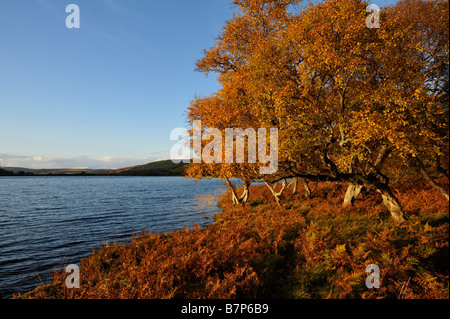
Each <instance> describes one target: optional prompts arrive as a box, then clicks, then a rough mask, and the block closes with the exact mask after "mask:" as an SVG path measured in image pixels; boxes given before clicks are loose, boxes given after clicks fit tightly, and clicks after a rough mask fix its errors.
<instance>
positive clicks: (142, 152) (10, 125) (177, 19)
mask: <svg viewBox="0 0 450 319" xmlns="http://www.w3.org/2000/svg"><path fill="white" fill-rule="evenodd" d="M231 2H232V1H231V0H172V1H169V0H164V1H161V0H159V1H156V0H65V1H63V0H0V166H3V167H11V166H15V167H27V168H81V167H83V168H121V167H127V166H132V165H139V164H145V163H148V162H151V161H155V160H161V159H168V158H169V154H170V150H171V148H172V146H173V145H174V143H176V142H175V141H171V140H170V133H171V131H172V130H174V129H175V128H179V127H186V125H187V124H186V118H185V112H186V110H187V108H188V107H189V103H190V101H191V100H192V99H193V98H194V97H195V96H196V95H198V96H207V95H210V94H211V93H213V92H216V91H217V90H218V89H219V88H220V87H219V85H218V83H217V82H216V77H215V76H214V75H212V74H211V75H209V76H208V77H206V76H205V75H204V74H202V73H200V72H196V71H195V62H196V60H198V59H200V58H201V57H202V55H203V53H202V52H203V49H207V48H209V47H211V46H213V45H214V42H215V39H216V37H217V35H218V34H219V33H220V31H221V29H222V26H223V25H224V23H225V21H226V20H229V19H231V18H232V15H233V12H236V11H237V9H236V8H233V7H232V5H231ZM393 2H394V1H374V3H376V4H378V5H379V6H380V7H381V6H384V5H387V4H390V3H393ZM72 3H73V4H76V5H77V6H78V7H79V10H80V27H79V28H70V29H69V28H67V26H66V18H67V17H68V16H69V15H70V14H71V12H69V13H67V12H66V6H67V5H69V4H72Z"/></svg>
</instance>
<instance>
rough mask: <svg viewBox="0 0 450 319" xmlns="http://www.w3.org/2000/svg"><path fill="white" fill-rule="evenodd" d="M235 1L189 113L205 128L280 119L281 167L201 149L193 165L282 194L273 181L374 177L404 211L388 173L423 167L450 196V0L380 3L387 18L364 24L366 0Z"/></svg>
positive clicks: (397, 211) (390, 202) (364, 180)
mask: <svg viewBox="0 0 450 319" xmlns="http://www.w3.org/2000/svg"><path fill="white" fill-rule="evenodd" d="M234 4H235V5H236V6H237V7H238V8H239V10H240V11H239V13H237V14H236V15H235V16H234V17H233V18H232V19H231V20H230V21H227V23H226V24H225V26H224V27H223V30H222V32H221V33H220V34H219V36H218V39H217V41H216V43H215V45H214V46H213V47H211V48H209V49H207V50H205V51H204V56H203V57H202V58H201V59H199V60H198V61H197V68H198V70H199V71H201V72H204V73H206V74H209V73H215V74H217V76H218V77H217V79H218V82H219V84H220V85H221V87H220V89H219V90H218V91H217V92H216V93H214V94H212V95H210V96H206V97H196V98H195V99H194V100H193V101H192V103H191V106H190V107H189V109H188V112H187V119H188V122H189V123H190V124H192V123H193V121H199V120H201V121H202V130H203V132H205V133H204V134H208V132H209V130H211V129H212V128H214V129H215V130H220V131H222V132H223V131H224V130H225V129H226V128H242V129H247V128H253V129H257V128H276V129H278V136H279V142H278V163H279V165H278V171H277V172H276V173H274V174H269V175H261V174H258V172H257V170H255V166H256V167H258V166H264V165H263V164H262V163H248V162H247V164H246V165H244V164H241V163H239V164H237V163H236V162H235V163H236V164H234V165H233V164H219V163H217V162H214V163H207V162H205V161H203V162H202V163H196V164H192V165H191V166H190V168H189V169H188V176H190V177H193V178H204V177H208V176H213V177H217V178H222V179H225V178H230V177H233V178H239V179H241V180H242V182H243V183H244V184H251V183H253V182H264V183H266V185H267V186H268V188H269V189H270V190H271V193H272V194H273V195H274V196H275V200H276V201H277V202H279V198H278V197H279V194H278V193H279V191H274V190H273V183H275V182H278V181H282V180H285V179H288V178H302V179H306V180H309V181H317V182H324V181H330V182H341V183H347V184H348V185H349V187H350V189H351V188H352V187H354V186H355V185H357V186H358V187H369V188H373V189H375V190H376V191H377V192H378V193H379V194H380V195H381V198H382V199H383V202H384V204H385V205H386V207H387V208H388V209H389V211H390V212H391V215H392V217H393V219H395V220H396V221H398V222H403V221H405V216H404V212H403V207H402V203H401V202H400V201H399V200H398V198H397V197H396V196H395V194H394V193H393V192H392V190H391V184H390V182H391V180H392V179H395V177H396V176H398V175H400V174H402V172H403V171H404V170H408V172H409V173H413V174H421V175H422V176H424V178H426V180H427V181H428V183H429V185H430V187H434V188H436V189H438V190H439V191H440V193H441V194H442V195H443V196H444V197H445V198H446V199H447V200H448V198H449V197H448V189H446V188H444V187H442V185H441V184H439V183H438V182H437V181H436V179H437V178H440V177H446V178H447V181H448V176H449V174H448V173H449V169H448V164H447V163H448V160H449V158H448V155H449V146H448V143H449V134H448V130H449V128H448V120H449V117H448V115H449V113H448V112H449V109H448V75H449V71H448V67H449V61H448V48H449V42H448V27H449V19H448V18H449V11H448V1H445V0H429V1H424V0H402V1H399V2H398V3H397V4H395V5H392V6H387V7H384V8H381V16H380V20H381V23H380V28H368V27H367V26H366V23H365V21H366V18H367V13H366V6H367V4H368V3H367V2H364V1H361V0H339V1H336V0H325V1H320V2H317V3H312V2H309V3H307V4H303V3H301V4H299V1H297V0H283V1H281V0H277V1H268V0H239V1H238V0H236V1H234ZM300 5H302V6H300ZM191 133H192V134H191V135H192V136H193V140H195V139H200V138H201V137H200V136H199V132H191ZM204 137H205V136H204ZM207 141H208V138H202V143H207ZM258 143H262V144H264V141H262V142H261V141H258ZM216 151H217V152H220V150H216ZM222 151H223V150H222ZM211 153H214V152H213V150H211ZM197 155H200V154H197ZM223 156H224V154H219V158H221V157H223ZM231 188H232V187H231ZM242 195H243V196H241V197H242V201H240V200H236V199H235V198H236V197H239V196H236V195H233V198H234V199H233V200H234V202H235V203H237V204H240V203H245V201H247V200H248V198H249V196H247V195H248V194H246V191H245V189H244V194H242ZM349 196H350V197H351V196H353V197H356V196H357V194H351V192H350V193H349ZM351 201H352V200H351V199H350V202H351Z"/></svg>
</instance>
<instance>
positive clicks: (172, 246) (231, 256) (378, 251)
mask: <svg viewBox="0 0 450 319" xmlns="http://www.w3.org/2000/svg"><path fill="white" fill-rule="evenodd" d="M251 192H252V194H253V196H252V199H251V200H250V201H249V202H248V204H247V205H246V206H245V207H242V206H235V205H232V203H231V202H230V200H229V197H228V196H223V198H222V199H221V202H220V203H221V206H222V207H223V212H221V213H219V214H218V215H216V216H215V222H214V223H213V224H211V225H209V226H207V227H205V228H199V227H195V228H191V229H188V228H186V229H183V230H178V231H173V232H171V233H170V234H156V233H147V234H144V233H142V234H139V235H137V236H134V237H133V239H132V241H131V242H130V243H129V244H112V245H106V246H104V247H101V248H100V249H98V250H95V251H94V252H93V254H92V255H91V256H89V257H86V258H84V259H82V260H81V263H80V288H79V289H67V288H66V287H65V278H66V276H67V274H66V273H64V272H57V273H56V274H55V278H54V279H53V280H52V281H51V282H50V283H49V284H48V285H45V286H40V287H38V288H37V289H35V290H34V291H32V292H30V293H27V294H25V295H24V296H23V297H25V298H448V297H449V290H448V288H449V254H448V253H449V246H448V244H449V243H448V236H449V213H448V209H449V207H448V202H447V201H446V200H445V199H443V198H442V197H441V196H440V194H439V193H438V192H437V191H436V190H434V189H431V190H430V189H429V188H428V187H427V185H426V182H425V181H423V180H421V181H417V180H416V181H410V182H407V181H404V182H401V183H400V182H399V183H398V184H396V185H395V190H394V192H395V193H396V194H398V196H399V197H400V199H401V200H406V199H408V200H407V201H405V202H407V204H406V205H405V210H407V211H408V212H409V220H408V221H407V222H406V223H403V224H396V223H394V222H393V221H392V219H390V217H389V212H388V210H387V209H386V208H385V206H384V205H383V204H382V202H381V200H380V199H379V198H378V196H377V195H376V192H374V191H369V192H366V193H364V194H362V195H361V198H360V199H359V200H358V201H357V202H355V205H354V206H353V207H346V208H344V207H342V205H341V201H342V197H343V196H344V193H345V185H343V184H330V183H319V185H318V187H317V189H316V190H315V192H314V195H313V196H312V197H310V198H305V197H304V195H303V193H299V194H297V195H295V196H292V197H290V199H289V200H288V199H285V205H284V207H283V206H279V205H277V204H276V203H274V202H273V201H272V200H270V197H268V195H269V193H268V192H269V190H268V189H267V188H266V187H264V186H263V185H260V186H251ZM402 194H403V195H402ZM402 196H405V197H402ZM268 198H269V199H268ZM369 264H377V265H378V266H379V268H380V271H381V276H380V281H381V283H380V284H381V286H380V288H379V289H368V288H367V287H366V285H365V279H366V278H367V275H368V274H367V273H365V267H366V266H367V265H369Z"/></svg>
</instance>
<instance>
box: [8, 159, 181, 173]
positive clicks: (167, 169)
mask: <svg viewBox="0 0 450 319" xmlns="http://www.w3.org/2000/svg"><path fill="white" fill-rule="evenodd" d="M186 165H187V164H185V163H183V162H181V163H180V164H174V163H173V162H172V161H171V160H165V161H157V162H152V163H148V164H144V165H137V166H131V167H124V168H120V169H113V170H111V169H83V168H68V169H31V168H24V167H2V168H1V169H0V176H12V175H19V176H31V175H35V176H36V175H38V176H44V175H45V176H48V175H64V176H66V175H72V176H74V175H123V176H182V175H184V170H185V169H186Z"/></svg>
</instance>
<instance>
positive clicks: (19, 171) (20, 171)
mask: <svg viewBox="0 0 450 319" xmlns="http://www.w3.org/2000/svg"><path fill="white" fill-rule="evenodd" d="M2 170H3V171H7V172H11V173H13V174H12V175H100V174H105V173H107V172H109V171H110V170H109V169H85V168H45V169H44V168H43V169H32V168H25V167H3V169H2ZM0 175H1V173H0ZM10 175H11V174H10Z"/></svg>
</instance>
